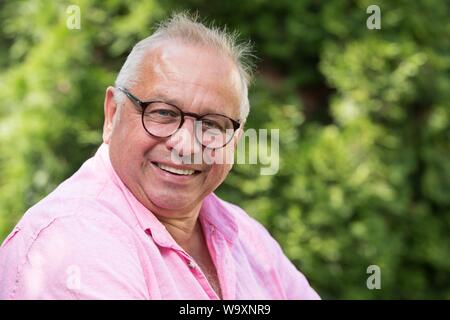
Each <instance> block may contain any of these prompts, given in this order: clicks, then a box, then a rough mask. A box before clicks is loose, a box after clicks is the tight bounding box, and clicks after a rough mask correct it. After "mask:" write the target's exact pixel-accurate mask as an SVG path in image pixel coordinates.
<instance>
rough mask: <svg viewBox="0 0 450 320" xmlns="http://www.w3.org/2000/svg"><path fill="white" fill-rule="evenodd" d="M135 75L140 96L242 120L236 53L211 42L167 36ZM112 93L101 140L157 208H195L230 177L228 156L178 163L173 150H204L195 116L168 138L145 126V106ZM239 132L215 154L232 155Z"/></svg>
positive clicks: (130, 182) (120, 170)
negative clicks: (118, 98)
mask: <svg viewBox="0 0 450 320" xmlns="http://www.w3.org/2000/svg"><path fill="white" fill-rule="evenodd" d="M136 77H137V79H138V85H135V86H134V87H132V88H127V89H128V90H129V91H130V92H131V93H132V94H134V95H135V96H136V97H138V98H139V99H140V100H142V101H149V100H163V101H167V102H169V101H170V102H171V103H173V104H175V105H177V106H178V107H179V108H180V109H181V110H183V111H184V112H193V113H197V114H200V115H203V114H206V113H219V114H223V115H226V116H228V117H230V118H232V119H239V114H240V110H239V104H240V89H241V88H240V82H239V75H238V72H237V70H236V68H235V67H234V65H233V63H232V61H231V60H229V59H228V58H226V57H224V56H222V55H219V54H217V52H216V51H214V50H212V49H208V48H204V47H200V46H192V45H186V44H181V43H178V42H167V41H166V42H163V43H162V44H161V45H160V46H158V47H156V48H154V49H152V50H150V51H149V53H148V54H147V56H146V57H145V58H144V62H143V63H142V65H141V68H140V74H139V75H136ZM114 94H118V91H117V90H116V89H114V88H112V87H110V88H108V90H107V93H106V98H105V126H104V132H103V140H104V142H105V143H108V144H109V149H110V158H111V162H112V165H113V167H114V169H115V171H116V172H117V174H118V176H119V177H120V178H121V180H122V181H123V182H124V184H125V185H126V186H127V187H128V188H129V189H130V191H131V192H132V193H133V194H134V195H135V196H136V198H137V199H138V200H139V201H140V202H141V203H143V204H144V205H145V206H146V207H147V208H148V209H150V210H151V211H153V212H155V213H158V214H163V215H170V213H171V212H174V211H185V212H189V211H191V210H194V209H196V208H198V207H199V206H200V204H201V201H202V200H203V198H204V197H205V196H206V195H208V194H209V193H211V192H212V191H213V190H215V189H216V188H217V187H218V186H219V185H220V184H221V183H222V182H223V180H224V179H225V178H226V176H227V174H228V172H229V171H230V169H231V167H232V164H231V163H230V161H227V163H228V164H227V163H225V164H220V163H213V164H206V163H204V162H203V163H202V164H176V163H175V162H174V161H173V158H172V156H171V153H172V152H173V153H174V154H178V155H180V156H183V157H189V156H192V157H194V156H195V155H197V156H198V153H200V154H201V153H202V152H203V150H204V148H203V147H202V146H201V145H199V144H198V142H197V141H196V140H195V138H194V121H195V119H194V118H191V117H186V118H185V122H184V124H183V126H182V130H179V131H178V132H176V133H175V134H173V135H172V136H171V137H168V138H156V137H153V136H150V135H149V134H148V133H147V132H146V131H145V129H144V128H143V126H142V123H141V110H140V109H139V108H137V107H136V106H135V105H134V104H133V103H132V102H131V101H130V100H129V99H126V100H125V103H124V104H123V105H122V107H121V108H119V109H116V104H115V102H114ZM116 111H117V112H116ZM119 113H120V115H119ZM237 139H238V134H235V136H234V138H233V140H232V141H231V142H230V143H229V144H228V145H227V146H225V147H224V148H222V149H216V150H215V153H216V157H217V158H221V159H224V158H223V157H221V155H222V154H224V153H228V154H231V155H232V153H233V150H234V148H235V147H236V143H237ZM231 158H232V156H231ZM228 160H230V159H229V158H228ZM222 163H223V161H222ZM161 165H163V166H164V165H165V166H168V167H172V168H177V169H185V170H186V169H189V170H195V173H194V174H187V175H177V174H174V173H170V172H168V171H166V170H163V169H162V168H160V166H161ZM165 168H166V169H169V168H167V167H165Z"/></svg>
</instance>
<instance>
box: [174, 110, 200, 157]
mask: <svg viewBox="0 0 450 320" xmlns="http://www.w3.org/2000/svg"><path fill="white" fill-rule="evenodd" d="M195 122H196V120H195V119H192V118H185V119H184V123H183V125H182V126H181V128H179V129H178V131H177V132H175V133H174V134H173V135H172V136H171V137H170V138H169V139H168V140H167V142H166V144H167V146H168V147H169V148H170V149H171V150H175V151H176V153H177V155H178V156H180V157H189V156H192V155H194V154H196V153H200V152H201V151H202V146H201V144H200V143H199V142H198V141H197V139H196V138H195V130H196V128H195Z"/></svg>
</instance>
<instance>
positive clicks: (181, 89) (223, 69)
mask: <svg viewBox="0 0 450 320" xmlns="http://www.w3.org/2000/svg"><path fill="white" fill-rule="evenodd" d="M139 73H140V74H139V82H138V83H139V84H138V85H137V86H136V87H135V88H133V89H134V91H135V92H136V94H139V95H140V97H143V98H150V99H155V98H166V99H170V100H171V101H172V102H176V103H177V104H178V105H179V107H181V108H187V109H189V110H190V111H194V112H222V113H223V112H226V113H227V114H230V115H234V116H239V105H240V99H241V82H240V77H239V73H238V71H237V68H236V67H235V64H234V63H233V61H232V60H231V59H230V58H228V57H227V56H225V55H224V54H219V53H218V51H217V50H215V49H213V48H206V47H204V46H203V47H202V46H199V45H190V44H184V43H180V42H175V41H164V42H162V43H160V44H158V45H157V46H155V47H154V48H152V49H150V50H149V52H148V53H147V55H146V56H145V58H144V59H143V63H142V64H141V67H140V69H139Z"/></svg>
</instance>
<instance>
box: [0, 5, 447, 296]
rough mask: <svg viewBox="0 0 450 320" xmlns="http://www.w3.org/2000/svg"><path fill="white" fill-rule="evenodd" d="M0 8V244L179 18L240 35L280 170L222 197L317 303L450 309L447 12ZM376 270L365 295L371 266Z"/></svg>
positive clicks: (258, 115) (254, 123) (97, 129)
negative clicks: (137, 50) (440, 301)
mask: <svg viewBox="0 0 450 320" xmlns="http://www.w3.org/2000/svg"><path fill="white" fill-rule="evenodd" d="M73 3H74V4H78V5H79V6H80V8H81V12H82V26H81V30H68V29H67V28H66V25H65V19H66V17H67V15H66V13H65V10H66V8H67V6H68V5H69V4H72V3H67V2H65V1H55V2H48V1H18V2H16V1H9V2H6V3H3V2H2V3H0V12H1V13H0V15H1V19H0V21H1V22H0V23H1V28H0V45H1V46H2V48H5V50H0V68H1V74H0V219H1V220H0V234H1V237H0V238H3V237H4V236H6V234H7V232H8V231H9V230H10V229H11V227H12V226H13V225H14V224H15V223H16V221H17V220H18V219H19V218H20V216H21V215H22V214H23V212H24V211H25V210H26V209H27V208H28V207H30V206H31V205H33V204H34V203H36V202H37V201H38V200H39V199H41V198H42V197H43V196H45V195H46V194H48V193H49V192H50V191H51V190H53V189H54V188H55V187H56V186H57V185H58V184H59V183H60V182H61V181H62V180H64V179H65V178H67V177H68V176H70V175H71V174H72V173H73V172H74V171H75V170H77V169H78V167H79V166H80V164H81V163H82V162H83V161H84V160H85V159H86V158H87V157H89V156H90V155H91V154H92V153H93V152H94V150H95V149H96V147H97V145H98V144H99V143H100V141H101V129H102V122H103V119H102V112H103V109H102V99H103V92H104V90H105V87H106V86H107V85H109V84H111V83H112V82H113V80H114V77H115V75H116V74H117V72H118V70H119V68H120V66H121V64H122V63H123V61H124V59H125V56H126V54H127V52H128V51H129V50H130V48H131V46H132V45H133V44H134V43H135V42H136V41H137V40H138V39H140V38H143V37H145V36H146V35H148V34H149V33H150V32H151V26H152V25H153V24H154V22H155V21H158V20H159V19H160V18H161V17H163V16H166V15H167V14H169V12H170V11H171V10H173V9H177V10H180V9H190V10H191V11H195V10H198V11H199V13H200V15H201V16H204V17H207V18H208V19H209V20H214V21H215V22H216V23H217V24H218V25H223V24H226V25H228V27H229V28H230V29H237V30H239V31H240V32H241V33H242V35H243V38H250V39H251V40H252V42H253V43H254V44H255V48H256V55H257V56H258V57H259V60H258V61H257V64H258V70H259V71H258V73H257V77H256V80H255V85H254V88H253V89H252V90H251V94H250V95H251V97H250V100H251V104H252V111H251V113H250V117H249V119H248V122H247V128H255V129H259V128H269V129H270V128H277V129H280V158H281V159H280V170H279V172H278V173H277V174H276V175H273V176H262V175H260V171H259V169H260V166H255V165H248V164H247V165H235V167H234V168H233V172H232V174H231V175H230V176H229V178H228V179H227V180H226V182H225V183H224V184H223V185H222V186H221V187H220V189H219V190H218V192H219V195H220V196H221V197H223V198H224V199H226V200H229V201H231V202H234V203H236V204H238V205H240V206H242V207H243V208H244V209H245V210H246V211H247V212H249V213H250V214H251V215H252V216H254V217H256V218H257V219H258V220H260V221H261V222H262V223H263V224H264V225H265V226H266V227H267V228H268V229H269V230H270V231H271V233H272V234H273V236H274V237H275V238H276V239H277V240H278V241H279V242H280V244H281V245H282V247H283V249H284V250H285V252H286V254H287V255H288V256H289V257H290V259H291V260H292V261H293V262H294V263H295V264H296V265H297V266H298V267H299V269H301V270H302V272H303V273H305V275H306V276H307V278H308V279H309V280H310V282H311V284H312V285H313V287H314V288H316V289H317V291H318V292H319V293H320V295H321V296H322V297H323V298H358V299H362V298H379V299H388V298H447V299H448V298H450V257H449V252H450V239H449V234H450V197H449V194H450V162H449V161H448V159H449V158H450V144H449V141H450V130H449V128H450V102H449V101H450V54H449V52H450V42H449V41H450V34H449V33H450V20H449V19H448V14H449V7H448V4H446V3H445V1H439V0H427V1H426V0H422V1H406V0H399V1H378V3H376V4H378V5H379V6H380V8H381V19H382V29H381V30H368V29H367V28H366V19H367V17H368V14H366V8H367V7H368V6H369V5H371V4H374V3H372V1H362V0H361V1H344V0H333V1H321V2H319V1H313V0H307V1H287V0H279V1H266V0H253V1H236V0H231V1H227V2H223V1H200V0H187V1H183V2H182V3H179V2H175V1H171V0H159V1H157V0H153V1H138V0H136V1H127V2H123V1H115V0H110V1H100V0H98V1H81V0H80V1H73ZM372 264H376V265H379V266H380V268H381V275H382V280H381V284H382V289H381V290H368V289H367V287H366V279H367V277H368V275H367V274H366V269H367V267H368V266H369V265H372Z"/></svg>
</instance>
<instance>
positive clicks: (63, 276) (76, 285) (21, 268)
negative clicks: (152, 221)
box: [10, 213, 148, 299]
mask: <svg viewBox="0 0 450 320" xmlns="http://www.w3.org/2000/svg"><path fill="white" fill-rule="evenodd" d="M99 216H101V215H99V214H97V215H96V213H93V214H92V217H85V216H79V215H73V216H67V217H61V218H58V219H56V220H54V221H53V222H52V223H50V224H49V225H48V226H47V227H45V228H44V229H42V230H41V231H40V232H39V234H38V236H37V237H36V239H34V241H33V242H32V244H31V245H30V247H29V249H28V250H27V251H26V254H25V257H24V259H23V261H24V262H21V259H17V261H11V263H15V264H17V270H18V273H17V277H16V281H15V282H16V286H15V288H14V289H13V290H12V292H11V293H10V298H12V299H147V298H148V292H147V289H146V284H145V279H144V278H143V272H142V269H141V264H140V260H139V256H138V254H137V252H136V249H135V248H134V246H133V239H132V238H131V239H130V238H129V235H126V233H125V232H121V231H123V229H124V228H126V227H127V226H125V225H120V223H119V222H117V223H112V222H111V221H105V220H106V219H103V220H102V219H100V218H99ZM110 220H111V219H110Z"/></svg>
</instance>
